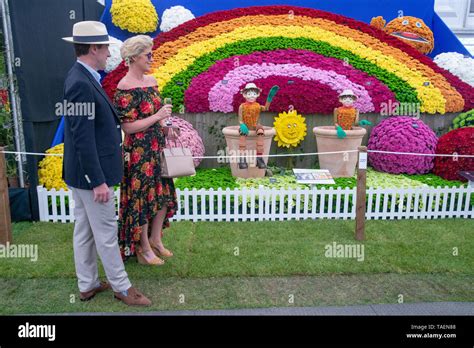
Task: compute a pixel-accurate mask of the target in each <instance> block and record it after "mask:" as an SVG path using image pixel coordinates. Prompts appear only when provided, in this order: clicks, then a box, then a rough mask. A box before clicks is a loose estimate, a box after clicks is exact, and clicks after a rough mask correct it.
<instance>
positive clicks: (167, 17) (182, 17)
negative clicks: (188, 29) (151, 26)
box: [160, 6, 195, 32]
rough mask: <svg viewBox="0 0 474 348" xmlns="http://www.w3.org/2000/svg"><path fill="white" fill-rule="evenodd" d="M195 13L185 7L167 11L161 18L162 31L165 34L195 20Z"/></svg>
mask: <svg viewBox="0 0 474 348" xmlns="http://www.w3.org/2000/svg"><path fill="white" fill-rule="evenodd" d="M194 18H195V17H194V15H193V13H192V12H191V11H190V10H188V9H187V8H184V7H183V6H173V7H171V8H168V9H166V10H165V11H164V12H163V15H162V16H161V25H160V30H161V31H163V32H167V31H170V30H171V29H174V28H176V27H177V26H179V25H181V24H183V23H185V22H187V21H190V20H191V19H194Z"/></svg>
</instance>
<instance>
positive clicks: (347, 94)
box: [339, 89, 357, 99]
mask: <svg viewBox="0 0 474 348" xmlns="http://www.w3.org/2000/svg"><path fill="white" fill-rule="evenodd" d="M342 97H352V98H354V99H357V96H356V95H355V94H354V92H352V90H351V89H345V90H344V91H343V92H342V93H341V94H339V98H342Z"/></svg>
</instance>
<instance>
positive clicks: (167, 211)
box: [114, 35, 177, 265]
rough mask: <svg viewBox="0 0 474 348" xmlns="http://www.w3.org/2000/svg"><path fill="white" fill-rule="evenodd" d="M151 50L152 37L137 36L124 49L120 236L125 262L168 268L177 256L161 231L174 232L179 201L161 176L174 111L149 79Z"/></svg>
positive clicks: (119, 98)
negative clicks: (171, 224) (134, 260)
mask: <svg viewBox="0 0 474 348" xmlns="http://www.w3.org/2000/svg"><path fill="white" fill-rule="evenodd" d="M152 46H153V41H152V39H151V38H150V37H149V36H146V35H138V36H135V37H132V38H130V39H128V40H126V41H125V42H124V44H123V46H122V48H121V55H122V58H123V59H124V61H125V64H126V65H127V66H128V67H129V70H128V73H127V75H125V77H124V78H123V79H122V80H121V81H120V82H119V84H118V86H117V92H116V94H115V97H114V104H115V106H116V108H117V110H118V112H119V115H120V118H121V122H122V129H123V131H124V133H125V139H124V143H123V151H124V165H125V170H124V177H123V180H122V183H121V185H120V189H121V200H120V213H119V231H118V236H119V245H120V249H121V251H122V257H123V258H124V259H126V258H128V257H130V256H134V255H136V256H137V260H138V262H139V263H141V264H147V265H163V264H164V260H163V259H162V258H163V257H165V258H168V257H171V256H173V253H172V252H171V251H169V250H167V249H166V248H165V247H164V246H163V242H162V236H163V233H162V230H163V228H165V227H169V220H168V219H169V218H170V217H172V216H173V215H174V214H175V212H176V208H177V201H176V192H175V188H174V184H173V180H172V179H166V178H162V177H161V162H160V153H161V152H162V151H163V149H164V148H165V133H164V130H163V126H164V125H165V122H166V120H167V119H168V117H170V116H171V108H172V107H171V105H165V106H162V103H161V98H160V94H159V92H158V86H157V82H156V79H155V78H154V77H153V76H151V75H145V74H146V73H147V72H148V71H149V70H150V67H151V63H152V61H153V55H152V51H151V49H152ZM137 244H138V245H137Z"/></svg>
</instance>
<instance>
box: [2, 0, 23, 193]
mask: <svg viewBox="0 0 474 348" xmlns="http://www.w3.org/2000/svg"><path fill="white" fill-rule="evenodd" d="M1 4H2V22H3V35H4V36H5V50H6V55H7V57H6V63H7V70H8V80H9V83H8V84H9V89H10V96H11V104H12V107H11V110H12V114H13V128H14V132H15V149H16V151H18V152H21V137H20V125H19V121H18V120H19V117H18V103H17V95H16V91H15V84H14V83H15V81H14V78H13V64H12V63H13V47H12V41H11V35H12V34H11V33H12V32H11V27H10V21H9V18H10V11H9V10H8V0H1ZM16 158H17V159H18V160H17V163H18V178H19V181H20V187H22V188H23V187H25V178H24V176H23V159H22V156H20V155H19V156H16Z"/></svg>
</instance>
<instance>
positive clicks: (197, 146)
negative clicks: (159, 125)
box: [166, 116, 205, 167]
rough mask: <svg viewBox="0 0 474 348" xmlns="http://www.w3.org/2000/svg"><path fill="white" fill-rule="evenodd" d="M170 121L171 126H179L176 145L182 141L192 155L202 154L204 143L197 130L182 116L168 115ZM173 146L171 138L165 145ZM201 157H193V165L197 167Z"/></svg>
mask: <svg viewBox="0 0 474 348" xmlns="http://www.w3.org/2000/svg"><path fill="white" fill-rule="evenodd" d="M170 121H171V122H172V123H173V126H176V127H178V128H179V132H180V135H179V137H178V141H177V145H179V143H182V144H183V146H184V147H187V148H188V149H190V150H191V153H192V155H193V156H204V152H205V149H204V143H203V142H202V139H201V137H200V136H199V133H198V132H197V130H195V129H194V128H193V125H192V124H191V123H189V122H188V121H186V120H183V119H182V118H179V117H176V116H172V117H170ZM172 146H175V143H174V141H173V140H171V138H170V141H169V142H167V144H166V147H168V148H169V147H172ZM201 161H202V159H201V158H195V159H194V166H195V167H197V166H198V165H199V164H200V163H201Z"/></svg>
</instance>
